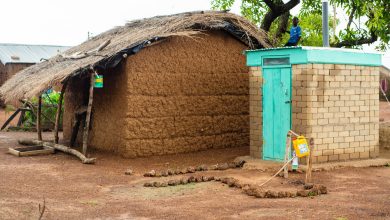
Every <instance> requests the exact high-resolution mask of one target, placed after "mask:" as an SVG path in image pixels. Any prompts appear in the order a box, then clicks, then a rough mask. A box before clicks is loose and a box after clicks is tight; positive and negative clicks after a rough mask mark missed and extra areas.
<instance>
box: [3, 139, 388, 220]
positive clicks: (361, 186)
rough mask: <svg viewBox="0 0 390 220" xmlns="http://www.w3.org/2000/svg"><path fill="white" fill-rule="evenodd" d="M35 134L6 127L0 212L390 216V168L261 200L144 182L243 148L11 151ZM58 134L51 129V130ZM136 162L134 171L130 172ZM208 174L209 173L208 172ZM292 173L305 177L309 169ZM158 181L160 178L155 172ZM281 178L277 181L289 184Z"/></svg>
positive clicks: (347, 174)
mask: <svg viewBox="0 0 390 220" xmlns="http://www.w3.org/2000/svg"><path fill="white" fill-rule="evenodd" d="M26 136H30V137H35V134H33V133H14V132H8V133H6V132H0V219H37V216H38V204H39V203H42V202H43V199H45V200H46V206H47V210H46V212H45V213H44V218H43V219H270V218H273V219H336V218H341V217H344V218H347V219H389V218H390V199H389V198H390V168H389V167H380V168H364V169H350V168H348V169H340V170H335V171H331V172H316V173H314V179H315V180H316V182H317V183H321V184H324V185H326V186H327V187H328V190H329V194H328V195H322V196H319V197H314V198H293V199H291V198H286V199H256V198H254V197H249V196H247V195H245V194H243V193H242V192H241V191H240V190H239V189H231V188H228V187H226V186H223V185H222V184H220V183H216V182H208V183H199V184H188V185H184V186H176V187H166V188H145V187H143V186H142V183H143V182H145V181H147V180H150V178H149V179H148V178H145V177H142V176H141V175H142V173H144V172H145V171H148V170H150V169H152V168H154V169H162V168H164V167H165V168H166V167H174V168H175V167H184V166H188V165H197V164H201V163H206V164H215V163H217V162H224V161H231V160H232V159H233V158H234V157H236V156H239V155H245V154H247V153H248V152H247V150H246V149H243V148H237V149H223V150H208V151H202V152H198V153H191V154H179V155H171V156H160V157H150V158H138V159H122V158H120V157H116V156H113V155H107V154H104V153H100V152H93V153H92V156H96V157H97V158H98V160H97V164H96V165H83V164H81V163H80V162H79V161H78V160H77V159H75V158H74V157H72V156H69V155H65V154H62V153H57V154H54V155H49V156H35V157H25V158H18V157H15V156H12V155H9V154H6V151H7V148H8V147H9V146H16V139H17V138H20V137H26ZM45 136H46V137H47V136H51V134H45ZM128 168H132V169H133V170H134V171H135V175H133V176H127V175H124V171H125V170H126V169H128ZM202 174H205V173H202ZM208 174H209V175H211V174H213V175H220V176H235V177H237V176H241V177H242V178H243V179H246V178H249V179H251V180H252V181H257V182H259V181H261V182H262V181H263V180H264V179H266V178H268V177H269V176H270V175H271V173H262V172H258V171H248V170H228V171H219V172H216V171H214V173H209V172H208ZM290 176H291V178H294V179H303V178H304V176H303V174H292V175H290ZM153 180H155V179H153ZM284 182H285V181H284V180H283V179H282V178H276V179H275V180H274V181H272V183H270V185H271V186H272V187H279V188H284V186H283V185H282V184H281V183H284Z"/></svg>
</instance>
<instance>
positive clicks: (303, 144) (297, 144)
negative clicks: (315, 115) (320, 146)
mask: <svg viewBox="0 0 390 220" xmlns="http://www.w3.org/2000/svg"><path fill="white" fill-rule="evenodd" d="M293 147H294V150H295V153H296V155H297V157H306V156H308V155H309V154H310V149H309V147H308V145H307V141H306V138H305V137H304V136H298V137H297V139H295V140H293Z"/></svg>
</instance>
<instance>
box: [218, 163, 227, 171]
mask: <svg viewBox="0 0 390 220" xmlns="http://www.w3.org/2000/svg"><path fill="white" fill-rule="evenodd" d="M227 169H229V165H228V164H227V163H222V164H218V167H217V170H227Z"/></svg>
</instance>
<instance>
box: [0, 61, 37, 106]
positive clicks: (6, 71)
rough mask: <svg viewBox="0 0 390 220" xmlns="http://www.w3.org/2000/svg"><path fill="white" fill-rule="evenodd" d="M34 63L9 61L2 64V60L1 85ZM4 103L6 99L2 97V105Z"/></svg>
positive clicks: (0, 102) (0, 68)
mask: <svg viewBox="0 0 390 220" xmlns="http://www.w3.org/2000/svg"><path fill="white" fill-rule="evenodd" d="M31 65H33V64H31V63H7V64H5V65H4V64H2V63H1V62H0V86H1V85H3V84H4V83H5V81H7V80H8V79H9V78H11V77H12V76H13V75H15V73H17V72H19V71H21V70H22V69H25V68H27V67H29V66H31ZM3 105H4V101H3V100H2V99H0V107H1V106H3Z"/></svg>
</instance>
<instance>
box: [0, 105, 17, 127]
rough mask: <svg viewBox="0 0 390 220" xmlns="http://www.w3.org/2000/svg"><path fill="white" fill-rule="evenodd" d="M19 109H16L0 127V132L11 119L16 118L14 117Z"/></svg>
mask: <svg viewBox="0 0 390 220" xmlns="http://www.w3.org/2000/svg"><path fill="white" fill-rule="evenodd" d="M20 111H21V110H20V108H18V109H16V111H15V112H14V113H12V115H11V116H10V117H9V118H8V119H7V121H5V122H4V124H3V126H1V129H0V130H3V129H4V128H6V127H7V125H8V124H9V123H10V122H11V121H12V119H14V118H15V117H16V115H17V114H18V113H19V112H20Z"/></svg>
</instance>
